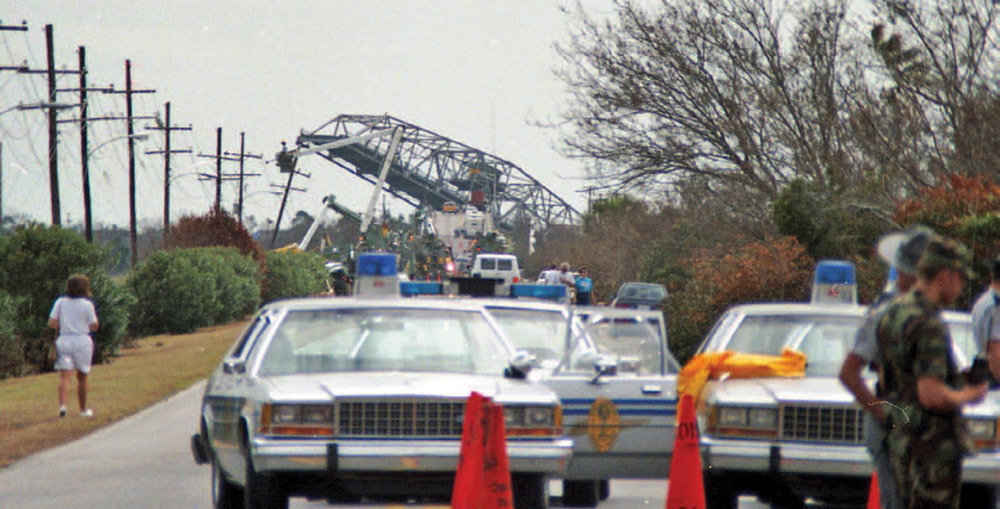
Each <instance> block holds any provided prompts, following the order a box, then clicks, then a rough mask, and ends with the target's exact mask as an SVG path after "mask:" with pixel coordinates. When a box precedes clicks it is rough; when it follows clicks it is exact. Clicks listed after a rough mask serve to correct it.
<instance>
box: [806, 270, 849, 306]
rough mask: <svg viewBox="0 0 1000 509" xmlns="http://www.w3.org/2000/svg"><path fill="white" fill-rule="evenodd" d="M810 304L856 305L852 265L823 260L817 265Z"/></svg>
mask: <svg viewBox="0 0 1000 509" xmlns="http://www.w3.org/2000/svg"><path fill="white" fill-rule="evenodd" d="M812 302H815V303H832V304H857V303H858V283H857V280H856V279H855V271H854V264H853V263H851V262H848V261H844V260H823V261H821V262H819V263H817V264H816V272H815V274H814V277H813V290H812Z"/></svg>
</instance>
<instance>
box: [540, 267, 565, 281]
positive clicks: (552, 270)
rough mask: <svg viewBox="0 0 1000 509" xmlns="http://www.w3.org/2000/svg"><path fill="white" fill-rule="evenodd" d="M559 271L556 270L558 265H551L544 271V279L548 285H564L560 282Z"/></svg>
mask: <svg viewBox="0 0 1000 509" xmlns="http://www.w3.org/2000/svg"><path fill="white" fill-rule="evenodd" d="M559 276H560V274H559V271H558V270H557V269H556V264H554V263H553V264H552V265H549V268H547V269H545V270H543V271H542V279H543V280H544V281H545V284H547V285H558V284H562V283H560V282H559Z"/></svg>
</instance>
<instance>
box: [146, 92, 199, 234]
mask: <svg viewBox="0 0 1000 509" xmlns="http://www.w3.org/2000/svg"><path fill="white" fill-rule="evenodd" d="M164 109H165V110H166V120H167V122H166V124H163V125H159V126H156V127H146V129H148V130H157V131H163V136H164V149H163V150H149V151H146V154H163V241H164V243H166V241H167V234H168V233H170V154H190V153H191V149H181V150H171V149H170V133H171V131H190V130H191V126H190V125H189V126H187V127H180V126H175V125H173V124H171V123H170V101H167V103H166V104H165V105H164Z"/></svg>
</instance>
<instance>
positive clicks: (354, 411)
mask: <svg viewBox="0 0 1000 509" xmlns="http://www.w3.org/2000/svg"><path fill="white" fill-rule="evenodd" d="M464 411H465V401H464V400H462V401H442V400H420V399H377V400H363V401H340V402H339V403H338V404H337V433H338V435H340V436H344V437H389V438H422V437H423V438H460V437H461V436H462V414H463V413H464Z"/></svg>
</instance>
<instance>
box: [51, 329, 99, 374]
mask: <svg viewBox="0 0 1000 509" xmlns="http://www.w3.org/2000/svg"><path fill="white" fill-rule="evenodd" d="M93 356H94V341H93V340H92V339H90V336H59V338H58V339H56V364H55V369H56V370H58V371H63V370H73V369H75V370H77V371H79V372H80V373H84V374H86V373H90V361H91V358H92V357H93Z"/></svg>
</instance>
